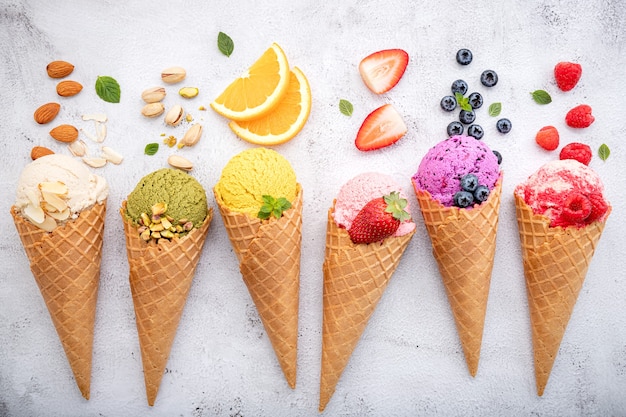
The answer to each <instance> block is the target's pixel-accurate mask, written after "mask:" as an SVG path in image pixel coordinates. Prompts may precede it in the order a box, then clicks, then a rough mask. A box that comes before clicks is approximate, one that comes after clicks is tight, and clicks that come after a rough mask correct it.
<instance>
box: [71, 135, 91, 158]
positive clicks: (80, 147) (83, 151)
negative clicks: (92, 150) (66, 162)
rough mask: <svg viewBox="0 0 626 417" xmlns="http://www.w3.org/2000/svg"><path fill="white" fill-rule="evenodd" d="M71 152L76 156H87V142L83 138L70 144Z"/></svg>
mask: <svg viewBox="0 0 626 417" xmlns="http://www.w3.org/2000/svg"><path fill="white" fill-rule="evenodd" d="M68 148H69V149H70V152H71V153H72V155H74V156H85V155H87V144H86V143H85V142H84V141H83V140H82V139H79V140H75V141H74V142H72V143H70V144H69V145H68Z"/></svg>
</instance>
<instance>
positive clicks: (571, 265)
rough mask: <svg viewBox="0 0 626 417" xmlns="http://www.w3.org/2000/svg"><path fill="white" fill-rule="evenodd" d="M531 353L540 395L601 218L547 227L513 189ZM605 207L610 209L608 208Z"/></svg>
mask: <svg viewBox="0 0 626 417" xmlns="http://www.w3.org/2000/svg"><path fill="white" fill-rule="evenodd" d="M515 209H516V213H517V224H518V227H519V237H520V243H521V246H522V259H523V261H524V276H525V277H526V290H527V293H528V307H529V310H530V324H531V328H532V340H533V351H534V356H535V381H536V384H537V394H538V395H543V391H544V389H545V387H546V385H547V383H548V379H549V377H550V372H551V371H552V366H553V365H554V360H555V359H556V356H557V354H558V352H559V347H560V345H561V340H562V339H563V335H564V334H565V329H566V328H567V324H568V322H569V319H570V317H571V315H572V311H573V310H574V305H575V304H576V300H577V299H578V294H579V293H580V289H581V288H582V286H583V282H584V280H585V275H586V274H587V269H588V268H589V263H590V262H591V259H592V257H593V254H594V252H595V249H596V246H597V245H598V241H599V240H600V236H602V231H603V230H604V225H605V224H606V219H607V218H608V215H609V213H610V211H609V212H607V214H606V216H605V218H604V220H603V221H602V222H593V223H591V224H589V225H587V226H585V227H582V228H576V227H568V228H565V229H564V228H562V227H550V220H549V219H548V218H547V217H545V216H541V215H535V214H533V211H532V208H531V207H530V206H528V205H527V204H526V203H525V202H524V199H523V198H522V197H521V196H519V195H517V194H515ZM609 210H610V209H609Z"/></svg>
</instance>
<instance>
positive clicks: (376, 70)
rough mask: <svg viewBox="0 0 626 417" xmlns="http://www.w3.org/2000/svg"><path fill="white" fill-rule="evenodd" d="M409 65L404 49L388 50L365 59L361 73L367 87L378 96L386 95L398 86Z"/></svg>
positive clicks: (361, 64) (362, 62)
mask: <svg viewBox="0 0 626 417" xmlns="http://www.w3.org/2000/svg"><path fill="white" fill-rule="evenodd" d="M408 63H409V54H408V53H406V51H404V50H402V49H386V50H382V51H378V52H374V53H373V54H370V55H368V56H366V57H365V58H363V60H361V63H360V64H359V72H360V73H361V78H363V82H365V85H367V87H368V88H369V89H370V90H372V92H374V93H376V94H382V93H386V92H387V91H389V90H391V89H392V88H393V87H395V85H396V84H398V81H400V78H402V75H404V71H405V70H406V67H407V65H408Z"/></svg>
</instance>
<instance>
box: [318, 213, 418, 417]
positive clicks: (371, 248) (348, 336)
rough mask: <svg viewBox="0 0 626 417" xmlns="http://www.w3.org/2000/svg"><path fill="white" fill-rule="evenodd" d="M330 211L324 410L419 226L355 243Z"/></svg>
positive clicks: (321, 391) (320, 404) (327, 236)
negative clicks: (405, 231)
mask: <svg viewBox="0 0 626 417" xmlns="http://www.w3.org/2000/svg"><path fill="white" fill-rule="evenodd" d="M333 211H334V204H333V208H332V209H330V210H329V211H328V221H327V227H326V251H325V257H324V265H323V271H324V318H323V335H322V371H321V380H320V403H319V411H320V412H321V411H323V410H324V408H326V405H327V404H328V402H329V401H330V398H331V397H332V395H333V393H334V392H335V387H336V386H337V383H338V382H339V378H340V377H341V374H342V373H343V370H344V369H345V367H346V365H347V364H348V361H349V360H350V356H351V355H352V352H353V351H354V348H355V347H356V345H357V343H358V342H359V339H360V338H361V334H362V333H363V331H364V330H365V326H366V325H367V322H368V321H369V318H370V316H371V315H372V313H373V312H374V310H375V309H376V305H377V304H378V301H379V300H380V298H381V297H382V295H383V292H384V291H385V288H386V287H387V284H388V283H389V280H390V279H391V276H392V275H393V273H394V271H395V270H396V268H397V267H398V263H399V262H400V258H401V257H402V254H403V253H404V250H405V249H406V247H407V246H408V244H409V242H410V240H411V238H412V237H413V234H414V233H415V231H412V232H410V233H408V234H406V235H404V236H399V237H391V238H387V239H386V240H385V241H384V242H382V243H370V244H354V243H352V241H351V240H350V236H349V235H348V232H347V231H346V229H343V228H340V227H339V226H337V224H336V223H335V220H334V219H333V217H332V213H333Z"/></svg>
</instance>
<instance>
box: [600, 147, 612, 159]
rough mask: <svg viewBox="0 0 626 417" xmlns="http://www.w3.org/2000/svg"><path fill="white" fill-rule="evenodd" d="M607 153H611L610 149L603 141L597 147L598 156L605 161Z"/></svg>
mask: <svg viewBox="0 0 626 417" xmlns="http://www.w3.org/2000/svg"><path fill="white" fill-rule="evenodd" d="M609 155H611V150H610V149H609V147H608V146H606V144H605V143H603V144H602V145H600V148H599V149H598V156H600V159H602V160H603V161H606V159H607V158H608V157H609Z"/></svg>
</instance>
